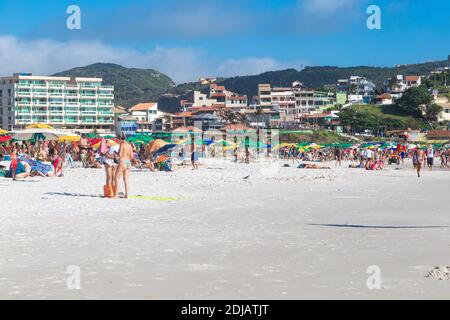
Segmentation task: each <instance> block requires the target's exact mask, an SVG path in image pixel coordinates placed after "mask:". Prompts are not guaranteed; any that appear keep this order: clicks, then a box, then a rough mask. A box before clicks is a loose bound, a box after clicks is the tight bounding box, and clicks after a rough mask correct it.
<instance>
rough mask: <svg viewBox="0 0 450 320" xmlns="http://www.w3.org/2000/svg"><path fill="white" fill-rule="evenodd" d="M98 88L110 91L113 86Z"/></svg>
mask: <svg viewBox="0 0 450 320" xmlns="http://www.w3.org/2000/svg"><path fill="white" fill-rule="evenodd" d="M99 89H101V90H109V91H111V90H114V86H100V88H99Z"/></svg>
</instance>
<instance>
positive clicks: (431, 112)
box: [425, 103, 444, 122]
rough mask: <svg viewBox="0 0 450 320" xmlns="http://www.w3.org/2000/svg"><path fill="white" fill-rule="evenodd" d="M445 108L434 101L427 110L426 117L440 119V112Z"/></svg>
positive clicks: (431, 119) (432, 119)
mask: <svg viewBox="0 0 450 320" xmlns="http://www.w3.org/2000/svg"><path fill="white" fill-rule="evenodd" d="M443 110H444V108H442V107H441V106H439V105H437V104H436V103H432V104H431V105H430V106H428V107H427V110H426V112H425V117H426V119H427V120H428V121H433V122H434V121H438V118H439V114H440V113H441V112H442V111H443Z"/></svg>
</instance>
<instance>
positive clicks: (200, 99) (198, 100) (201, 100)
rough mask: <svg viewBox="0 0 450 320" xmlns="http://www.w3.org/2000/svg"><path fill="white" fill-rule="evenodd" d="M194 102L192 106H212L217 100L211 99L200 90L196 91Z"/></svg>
mask: <svg viewBox="0 0 450 320" xmlns="http://www.w3.org/2000/svg"><path fill="white" fill-rule="evenodd" d="M193 100H194V103H193V104H192V108H199V107H212V106H213V105H214V104H216V103H217V100H215V99H210V98H209V97H208V95H207V94H205V93H201V92H200V91H194V99H193Z"/></svg>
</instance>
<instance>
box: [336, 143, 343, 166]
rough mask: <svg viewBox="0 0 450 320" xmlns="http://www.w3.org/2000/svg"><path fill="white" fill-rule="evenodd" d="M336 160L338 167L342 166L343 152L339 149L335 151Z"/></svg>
mask: <svg viewBox="0 0 450 320" xmlns="http://www.w3.org/2000/svg"><path fill="white" fill-rule="evenodd" d="M334 159H335V160H336V166H339V167H340V166H341V165H342V150H341V148H339V147H336V148H335V149H334Z"/></svg>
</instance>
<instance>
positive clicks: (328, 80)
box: [55, 61, 449, 108]
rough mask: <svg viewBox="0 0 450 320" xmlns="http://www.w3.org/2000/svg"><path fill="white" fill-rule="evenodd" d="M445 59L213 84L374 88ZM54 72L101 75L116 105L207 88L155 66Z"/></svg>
mask: <svg viewBox="0 0 450 320" xmlns="http://www.w3.org/2000/svg"><path fill="white" fill-rule="evenodd" d="M448 63H449V61H436V62H426V63H419V64H411V65H405V66H399V67H392V68H388V67H385V68H379V67H366V66H361V67H348V68H340V67H331V66H325V67H307V68H305V69H303V70H302V71H298V70H295V69H286V70H280V71H270V72H264V73H261V74H258V75H251V76H236V77H231V78H219V79H218V80H217V84H219V85H224V86H225V87H226V88H227V89H228V90H231V91H234V92H237V93H239V94H245V95H247V96H248V97H249V100H251V98H252V97H253V96H255V95H257V94H258V84H261V83H268V84H271V85H272V86H290V85H291V84H292V82H294V81H296V80H299V81H302V82H303V83H304V84H305V85H306V86H307V87H309V88H312V89H322V88H323V87H324V86H325V85H328V84H336V83H337V81H338V80H339V79H345V78H348V77H350V76H352V75H359V76H363V77H366V78H368V79H369V80H371V81H373V82H374V83H375V84H376V85H377V87H378V89H381V88H382V85H383V81H384V80H386V79H387V78H389V77H393V76H395V75H397V74H403V75H425V74H429V73H430V72H431V71H433V70H435V68H437V67H441V66H446V65H448ZM55 76H71V77H101V78H103V79H104V83H105V84H108V85H114V86H115V93H116V101H115V102H116V105H122V106H124V107H126V108H129V107H131V106H133V105H135V104H137V103H140V102H148V101H157V100H158V98H159V97H160V96H162V95H169V96H172V97H178V98H186V97H187V96H188V95H189V94H190V93H191V92H192V91H194V90H197V91H202V92H207V91H208V88H209V86H207V85H201V84H200V83H198V82H188V83H183V84H179V85H175V83H174V82H173V81H172V79H171V78H170V77H169V76H167V75H165V74H162V73H160V72H158V71H156V70H152V69H136V68H125V67H122V66H119V65H116V64H111V63H97V64H93V65H90V66H86V67H80V68H74V69H71V70H67V71H63V72H59V73H57V74H55Z"/></svg>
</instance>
